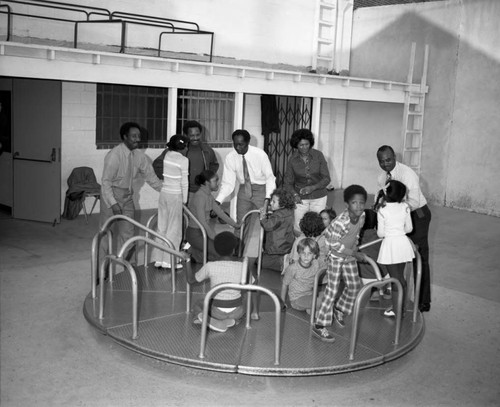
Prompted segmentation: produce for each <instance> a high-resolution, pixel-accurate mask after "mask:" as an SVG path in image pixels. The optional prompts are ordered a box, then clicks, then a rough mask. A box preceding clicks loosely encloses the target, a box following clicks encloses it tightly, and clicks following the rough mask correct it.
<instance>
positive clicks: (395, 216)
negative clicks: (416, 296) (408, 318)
mask: <svg viewBox="0 0 500 407" xmlns="http://www.w3.org/2000/svg"><path fill="white" fill-rule="evenodd" d="M381 192H382V193H381V194H379V199H378V200H377V204H376V207H377V208H378V210H377V222H378V227H377V235H378V236H379V237H383V238H384V240H383V241H382V244H381V246H380V251H379V254H378V259H377V263H379V264H380V265H382V267H384V268H385V269H386V270H387V272H388V273H389V275H390V276H391V277H393V278H395V279H397V280H398V281H399V282H400V283H401V285H402V287H403V307H402V316H404V314H405V304H406V280H405V276H404V271H405V266H406V263H407V262H410V261H412V260H413V258H414V257H415V253H414V252H413V246H412V245H411V243H410V239H409V238H408V237H407V236H406V234H407V233H409V232H411V231H412V229H413V225H412V222H411V217H410V207H409V206H408V204H407V203H405V202H403V201H404V198H405V196H406V186H405V185H404V184H403V183H401V182H399V181H396V180H390V181H389V182H387V184H386V185H385V187H384V188H383V190H382V191H381ZM396 293H397V287H396V285H395V284H393V285H392V307H390V308H388V309H387V310H385V312H384V315H385V316H387V317H394V316H395V315H396V313H395V310H396V305H397V295H396Z"/></svg>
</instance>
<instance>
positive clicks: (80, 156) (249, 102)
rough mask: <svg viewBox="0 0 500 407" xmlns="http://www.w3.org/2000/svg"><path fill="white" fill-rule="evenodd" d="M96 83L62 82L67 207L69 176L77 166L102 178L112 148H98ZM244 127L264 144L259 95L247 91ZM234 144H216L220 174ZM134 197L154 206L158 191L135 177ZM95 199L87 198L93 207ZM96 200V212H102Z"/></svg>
mask: <svg viewBox="0 0 500 407" xmlns="http://www.w3.org/2000/svg"><path fill="white" fill-rule="evenodd" d="M96 89H97V87H96V85H95V84H89V83H79V82H63V86H62V105H63V111H62V145H61V151H62V154H61V207H64V198H65V194H66V190H67V188H68V184H67V181H68V177H69V175H70V174H71V171H72V170H73V168H75V167H81V166H86V167H91V168H93V169H94V173H95V175H96V177H97V181H98V182H99V183H100V182H101V176H102V170H103V166H104V157H105V156H106V154H107V152H108V151H109V150H98V149H97V148H96V140H95V129H96V92H97V90H96ZM244 112H245V113H244V124H245V128H246V129H247V130H248V131H249V132H250V134H251V135H252V140H251V144H252V145H254V146H257V147H260V148H262V147H263V145H262V144H263V137H262V136H261V134H260V129H261V124H260V95H247V97H246V98H245V111H244ZM229 151H231V148H216V149H215V153H216V155H217V159H218V161H219V163H220V168H219V175H220V176H222V172H223V165H224V159H225V157H226V155H227V153H228V152H229ZM144 152H145V154H146V155H147V156H148V157H149V158H150V159H151V160H154V159H155V158H156V157H157V156H158V155H159V154H160V153H161V152H162V149H154V148H148V149H145V150H144ZM134 191H135V193H134V199H135V203H136V207H137V208H140V209H151V208H156V207H157V206H158V192H156V191H155V190H154V189H152V188H151V187H150V186H149V185H147V184H146V183H145V182H144V181H143V180H136V184H134ZM92 203H93V200H90V199H88V200H87V202H86V206H87V209H88V210H90V208H91V206H92ZM99 211H100V206H99V204H97V206H96V208H95V209H94V212H96V213H97V212H99Z"/></svg>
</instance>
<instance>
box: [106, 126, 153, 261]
mask: <svg viewBox="0 0 500 407" xmlns="http://www.w3.org/2000/svg"><path fill="white" fill-rule="evenodd" d="M120 136H121V138H122V140H123V142H122V143H120V144H118V145H117V146H116V147H114V148H113V149H112V150H111V151H109V153H108V154H106V157H105V158H104V169H103V171H102V180H101V184H102V185H101V214H100V226H102V225H103V224H104V223H105V222H106V220H107V219H108V218H110V217H111V216H113V215H119V214H120V215H125V216H128V217H130V218H132V219H134V215H135V206H134V200H133V193H134V191H133V180H134V179H135V178H137V176H138V175H140V176H142V177H143V178H144V179H145V180H146V182H147V183H148V184H149V185H150V186H151V187H152V188H154V189H156V190H157V191H160V190H161V187H162V181H160V180H159V179H158V177H157V176H156V175H155V173H154V171H153V167H152V166H151V163H150V161H149V160H148V158H147V157H146V155H145V154H144V153H143V152H142V151H140V150H138V149H137V148H138V147H139V141H140V140H141V130H140V126H139V125H138V124H137V123H133V122H127V123H125V124H123V125H122V126H121V127H120ZM133 235H134V225H132V224H131V223H129V222H125V221H118V227H117V233H115V234H114V236H115V239H116V242H117V248H120V247H122V245H123V243H125V241H126V240H128V239H129V238H131V237H132V236H133ZM133 252H134V251H133V250H129V251H128V253H126V255H125V258H126V259H127V260H130V258H131V257H132V255H133Z"/></svg>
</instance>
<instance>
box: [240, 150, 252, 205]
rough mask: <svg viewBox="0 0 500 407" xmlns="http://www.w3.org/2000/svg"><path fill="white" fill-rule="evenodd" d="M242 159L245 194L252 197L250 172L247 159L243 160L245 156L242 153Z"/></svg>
mask: <svg viewBox="0 0 500 407" xmlns="http://www.w3.org/2000/svg"><path fill="white" fill-rule="evenodd" d="M241 158H242V159H243V177H244V178H245V195H246V196H247V198H251V197H252V182H251V181H250V174H249V173H248V166H247V160H245V156H244V155H242V156H241Z"/></svg>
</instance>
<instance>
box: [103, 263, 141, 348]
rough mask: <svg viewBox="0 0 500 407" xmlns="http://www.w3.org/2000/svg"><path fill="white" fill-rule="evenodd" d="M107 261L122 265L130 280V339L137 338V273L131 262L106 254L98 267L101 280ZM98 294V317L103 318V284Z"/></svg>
mask: <svg viewBox="0 0 500 407" xmlns="http://www.w3.org/2000/svg"><path fill="white" fill-rule="evenodd" d="M109 263H117V264H121V265H122V266H124V267H125V268H126V269H127V270H128V272H129V274H130V278H131V280H132V339H134V340H135V339H137V319H138V318H137V315H138V306H137V305H138V301H137V275H136V274H135V270H134V268H133V267H132V266H131V264H130V263H129V262H128V261H127V260H125V259H122V258H118V257H116V256H115V255H114V254H108V255H106V256H105V257H104V259H103V260H102V263H101V267H100V269H99V277H100V279H101V281H103V279H104V270H105V268H106V266H107V265H108V264H109ZM99 292H100V295H99V297H100V298H99V299H100V301H99V319H100V320H102V319H104V284H102V283H101V284H100V290H99Z"/></svg>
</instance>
